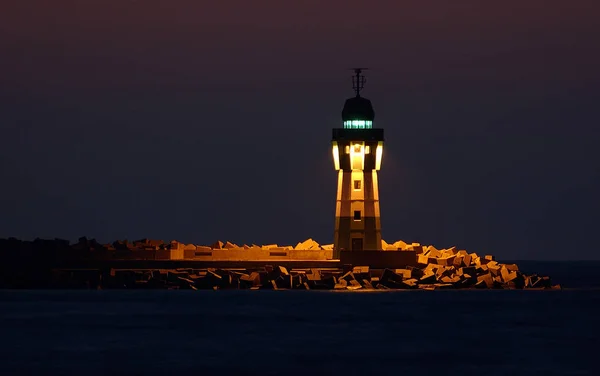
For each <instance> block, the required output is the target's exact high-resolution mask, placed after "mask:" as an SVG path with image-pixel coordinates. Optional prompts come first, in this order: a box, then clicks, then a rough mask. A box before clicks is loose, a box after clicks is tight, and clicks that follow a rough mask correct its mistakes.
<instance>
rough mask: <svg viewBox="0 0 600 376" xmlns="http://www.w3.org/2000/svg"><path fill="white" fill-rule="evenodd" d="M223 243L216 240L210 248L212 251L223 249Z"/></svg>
mask: <svg viewBox="0 0 600 376" xmlns="http://www.w3.org/2000/svg"><path fill="white" fill-rule="evenodd" d="M223 245H224V244H223V242H222V241H220V240H217V241H216V242H215V243H213V244H211V245H210V248H212V249H223Z"/></svg>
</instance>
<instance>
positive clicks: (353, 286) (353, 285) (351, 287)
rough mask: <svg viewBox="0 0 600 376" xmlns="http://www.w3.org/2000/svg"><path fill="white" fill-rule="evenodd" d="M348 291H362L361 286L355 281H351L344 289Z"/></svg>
mask: <svg viewBox="0 0 600 376" xmlns="http://www.w3.org/2000/svg"><path fill="white" fill-rule="evenodd" d="M346 288H347V289H348V290H358V289H362V285H361V284H360V283H359V282H358V281H357V280H355V279H353V280H351V281H350V282H349V284H348V286H347V287H346Z"/></svg>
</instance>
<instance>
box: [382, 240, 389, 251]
mask: <svg viewBox="0 0 600 376" xmlns="http://www.w3.org/2000/svg"><path fill="white" fill-rule="evenodd" d="M389 246H390V245H389V244H388V243H387V242H386V241H385V240H383V239H381V249H383V250H386V249H387V247H389Z"/></svg>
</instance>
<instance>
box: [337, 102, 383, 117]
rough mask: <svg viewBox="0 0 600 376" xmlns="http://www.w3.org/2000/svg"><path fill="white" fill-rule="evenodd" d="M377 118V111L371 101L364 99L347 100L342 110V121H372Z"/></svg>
mask: <svg viewBox="0 0 600 376" xmlns="http://www.w3.org/2000/svg"><path fill="white" fill-rule="evenodd" d="M374 118H375V111H373V105H372V104H371V101H370V100H368V99H367V98H363V97H353V98H348V99H346V103H344V109H343V110H342V120H343V121H348V120H370V121H373V119H374Z"/></svg>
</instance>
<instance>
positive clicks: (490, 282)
mask: <svg viewBox="0 0 600 376" xmlns="http://www.w3.org/2000/svg"><path fill="white" fill-rule="evenodd" d="M481 281H483V282H484V283H485V285H486V286H487V288H489V289H491V288H492V287H494V280H493V278H492V276H491V275H490V274H489V273H485V274H482V275H480V276H478V277H477V283H479V282H481Z"/></svg>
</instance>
